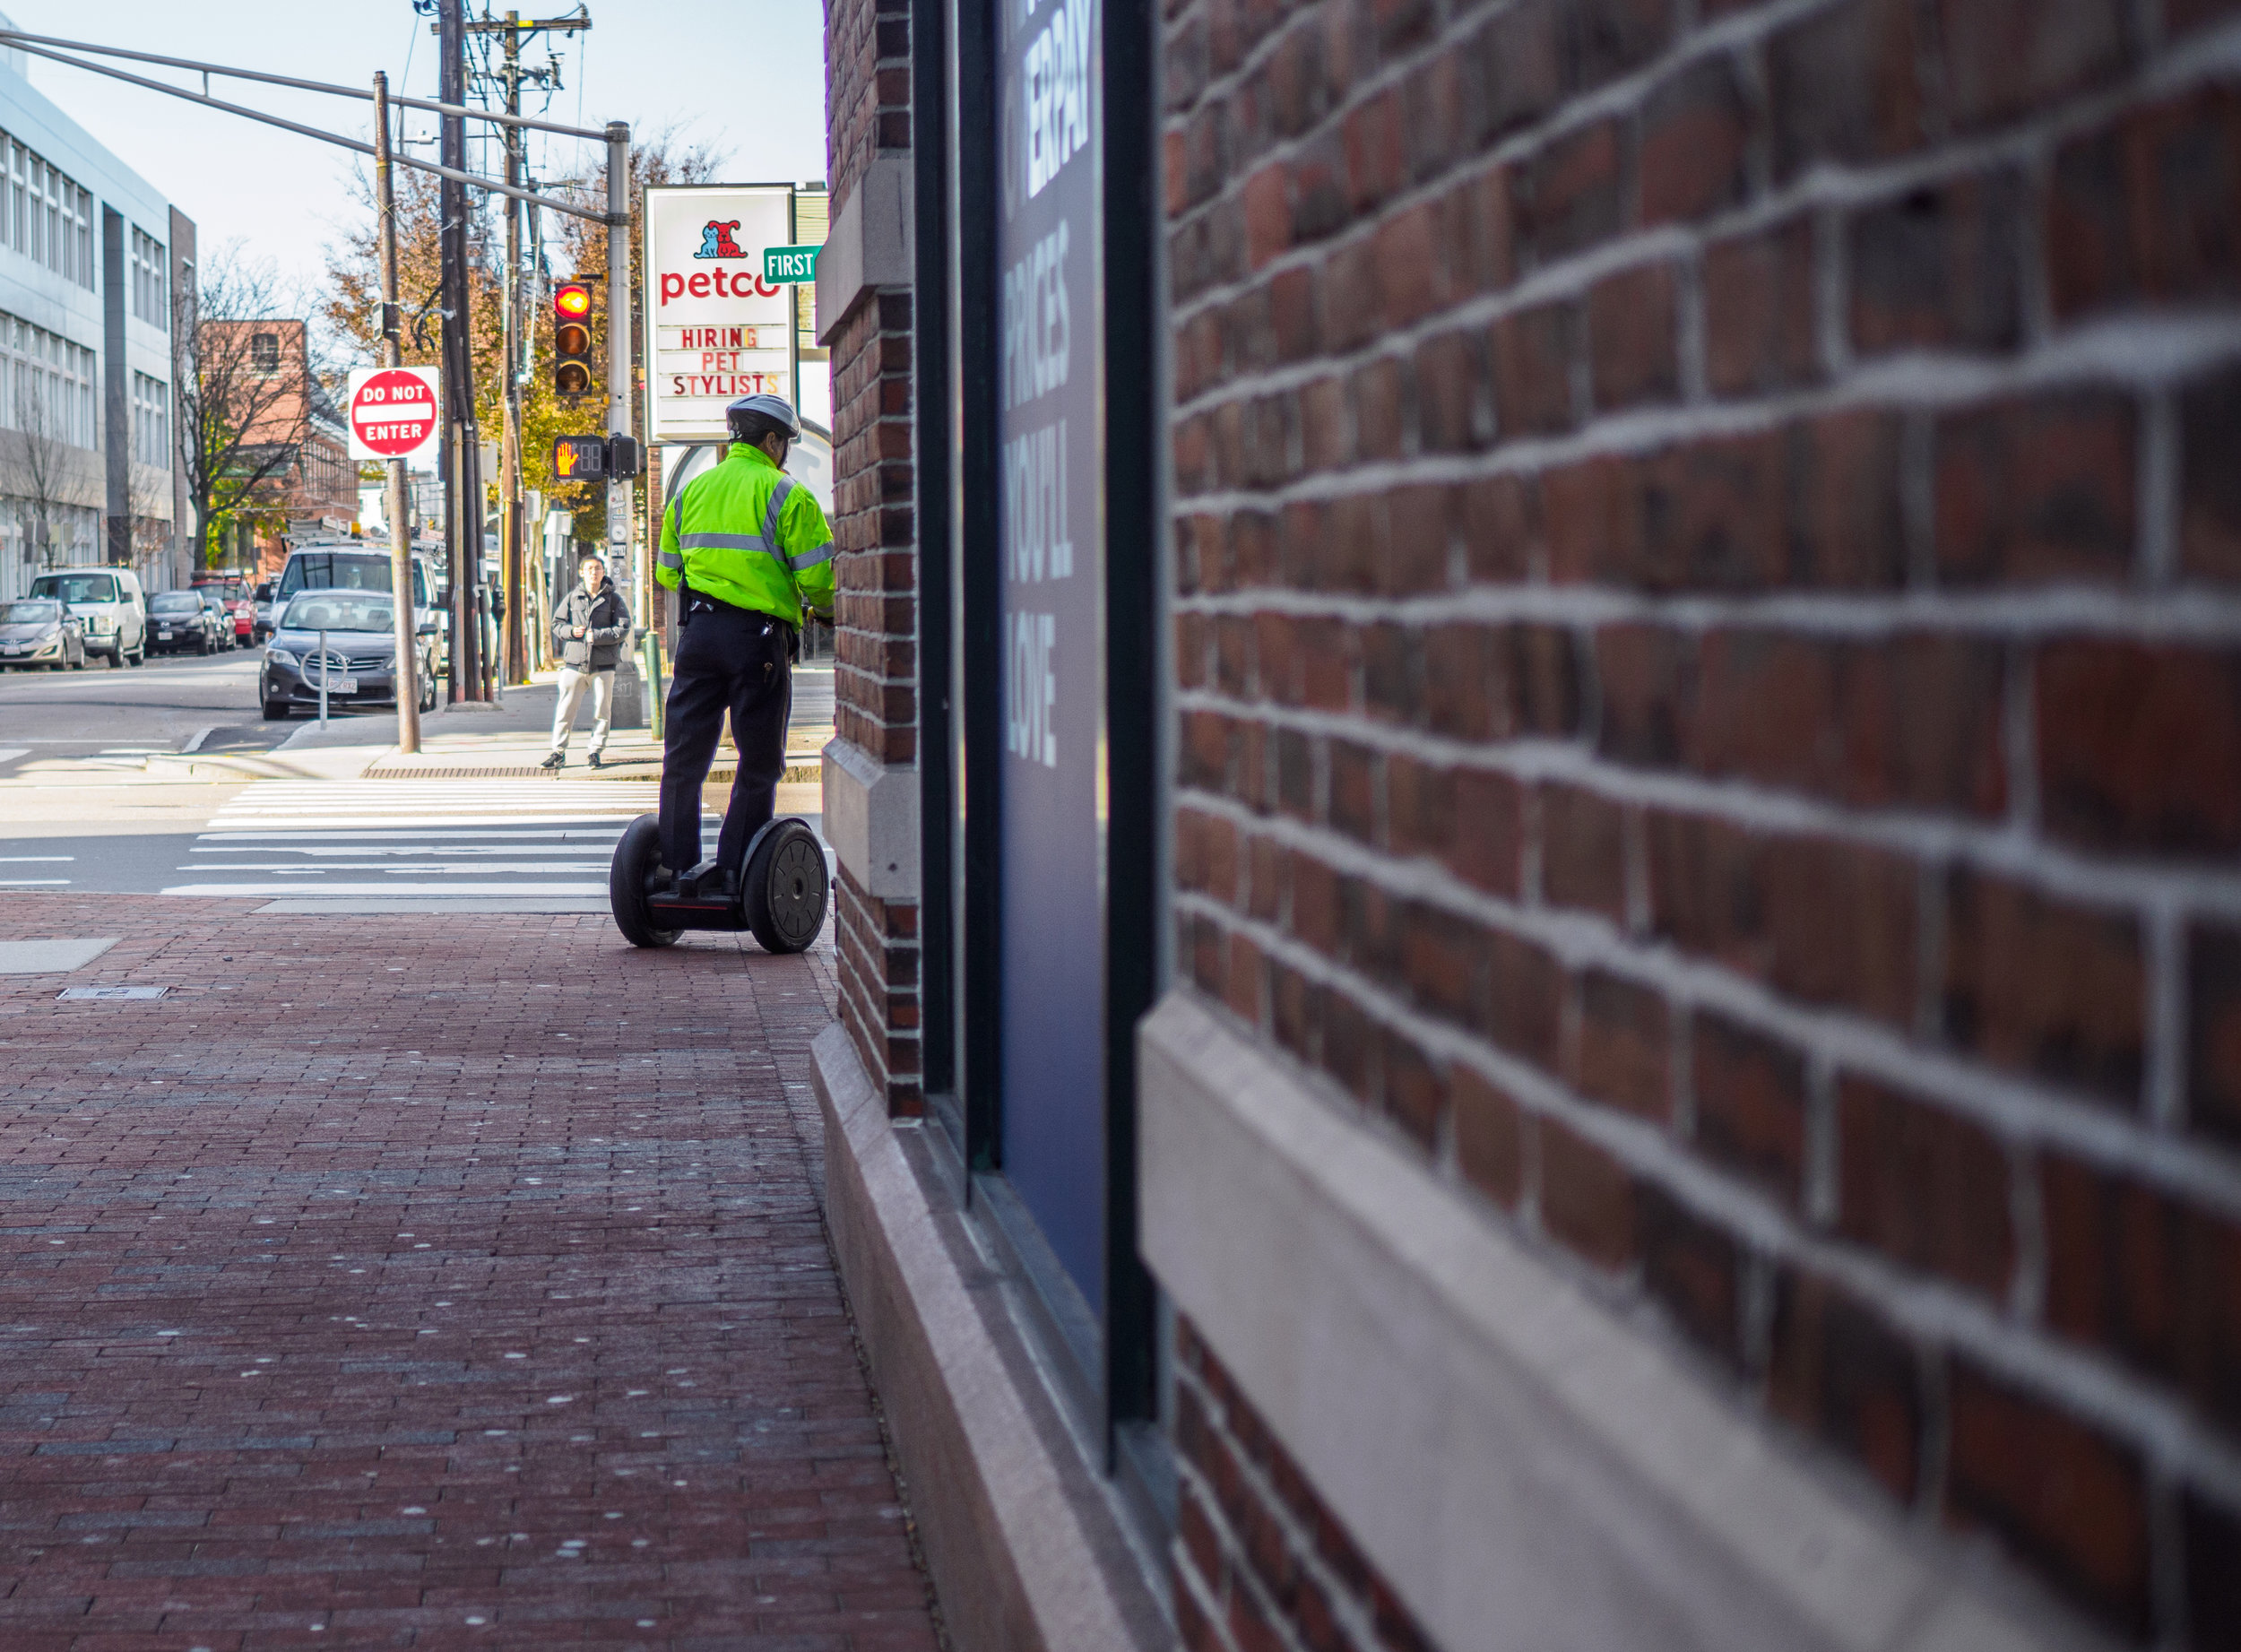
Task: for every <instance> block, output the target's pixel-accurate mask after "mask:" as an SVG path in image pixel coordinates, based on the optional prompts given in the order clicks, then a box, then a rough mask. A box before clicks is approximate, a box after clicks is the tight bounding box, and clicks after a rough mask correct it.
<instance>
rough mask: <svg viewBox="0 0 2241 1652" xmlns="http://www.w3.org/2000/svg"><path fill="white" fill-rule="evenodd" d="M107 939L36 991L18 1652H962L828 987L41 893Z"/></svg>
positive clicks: (20, 1208)
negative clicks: (851, 1156) (838, 1206)
mask: <svg viewBox="0 0 2241 1652" xmlns="http://www.w3.org/2000/svg"><path fill="white" fill-rule="evenodd" d="M85 935H117V936H123V937H125V939H124V940H123V941H122V942H121V943H120V944H119V945H118V946H117V947H114V948H113V949H112V950H111V951H110V952H109V953H108V955H107V956H104V957H103V958H101V959H100V961H99V962H97V963H95V964H91V965H90V966H88V967H87V968H85V969H82V970H80V971H78V972H76V973H74V974H71V975H68V976H60V975H37V976H30V975H18V976H0V1097H4V1100H5V1102H6V1103H7V1105H5V1106H4V1107H0V1194H4V1203H0V1257H4V1258H5V1276H4V1283H0V1463H4V1470H5V1482H4V1484H0V1590H4V1593H0V1648H6V1649H7V1652H47V1649H48V1648H54V1649H55V1652H61V1649H62V1648H70V1649H71V1652H94V1649H95V1648H100V1649H102V1652H109V1649H111V1648H117V1649H123V1648H151V1649H152V1648H163V1649H164V1652H188V1649H189V1648H198V1647H200V1648H211V1652H236V1649H237V1648H238V1649H243V1652H246V1649H247V1648H267V1647H290V1648H312V1647H316V1648H335V1647H413V1648H430V1647H434V1648H499V1647H505V1648H559V1647H579V1646H597V1647H602V1648H623V1647H647V1648H654V1647H662V1648H688V1647H689V1648H786V1652H825V1649H826V1648H861V1649H866V1652H868V1649H870V1648H881V1649H887V1648H897V1649H899V1648H914V1649H915V1648H932V1647H933V1646H934V1632H933V1629H932V1627H931V1622H930V1616H929V1613H928V1610H927V1605H926V1593H925V1587H924V1584H923V1582H922V1579H921V1574H920V1573H919V1572H917V1571H916V1570H914V1569H913V1564H912V1559H911V1554H910V1550H909V1544H908V1539H907V1536H906V1533H905V1526H904V1515H903V1510H902V1509H901V1508H900V1507H899V1505H898V1502H897V1499H896V1486H895V1483H894V1480H893V1479H892V1477H891V1475H890V1474H889V1471H888V1467H887V1461H886V1458H885V1456H884V1454H883V1452H882V1449H881V1446H880V1440H879V1432H878V1425H877V1423H876V1421H875V1418H874V1415H873V1411H872V1405H871V1399H870V1392H869V1390H868V1388H866V1386H865V1382H864V1380H863V1377H862V1375H861V1372H860V1370H859V1368H858V1365H857V1363H856V1359H855V1354H854V1351H853V1345H852V1340H851V1337H850V1335H849V1328H848V1323H847V1319H846V1317H845V1315H844V1310H843V1307H842V1303H841V1299H840V1293H839V1289H838V1286H837V1284H836V1282H835V1277H834V1274H833V1267H832V1259H831V1257H830V1255H829V1253H828V1252H827V1250H826V1243H825V1238H824V1233H823V1229H822V1225H821V1224H820V1221H819V1216H818V1205H817V1198H818V1167H817V1154H818V1144H819V1137H818V1133H817V1128H816V1106H815V1103H814V1102H813V1101H812V1100H811V1099H810V1098H809V1093H808V1090H807V1087H806V1085H805V1084H804V1083H803V1082H802V1080H803V1078H804V1075H805V1070H806V1062H807V1048H808V1044H809V1039H810V1038H811V1037H812V1036H813V1035H814V1034H816V1033H817V1032H818V1030H819V1029H820V1028H821V1026H822V1025H824V1024H825V1022H826V1018H827V1015H828V1009H827V1005H828V1004H829V1002H830V998H831V992H832V984H831V969H830V954H829V952H826V951H824V950H822V949H820V950H819V951H818V952H816V953H812V954H810V955H808V956H805V957H802V958H792V959H781V958H773V957H768V956H765V955H764V954H762V953H761V952H760V951H759V950H757V948H756V947H755V946H754V944H753V943H752V942H751V941H748V942H745V943H744V944H743V945H735V944H733V943H732V942H731V939H730V938H721V937H714V936H709V937H700V938H691V939H688V941H687V942H686V943H685V944H684V945H682V946H680V947H677V948H676V949H674V950H672V951H670V952H666V953H635V952H633V951H631V949H630V948H628V947H625V946H624V945H622V944H621V942H620V940H619V938H618V937H617V936H616V935H615V932H614V930H613V928H612V926H611V925H610V924H608V923H607V922H605V921H603V920H599V921H595V920H592V919H586V918H546V917H496V918H493V917H472V918H459V919H442V920H438V919H429V918H426V917H382V918H324V917H323V918H290V917H257V916H253V915H251V908H250V907H249V906H248V905H247V904H243V903H239V902H223V903H221V902H188V901H181V900H164V899H160V898H112V899H107V900H101V901H98V902H96V901H92V900H89V899H83V898H80V897H73V896H60V895H45V896H42V895H31V896H9V897H0V938H31V937H45V936H85ZM125 983H132V984H147V985H163V986H168V987H169V989H170V991H169V995H168V996H167V997H166V998H165V999H161V1000H160V1001H158V1002H154V1003H148V1002H137V1003H134V1002H116V1003H79V1002H74V1003H60V1002H57V1001H56V993H57V992H58V991H59V990H61V989H62V988H64V987H65V986H71V985H96V984H125Z"/></svg>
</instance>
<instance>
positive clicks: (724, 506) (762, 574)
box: [653, 442, 833, 626]
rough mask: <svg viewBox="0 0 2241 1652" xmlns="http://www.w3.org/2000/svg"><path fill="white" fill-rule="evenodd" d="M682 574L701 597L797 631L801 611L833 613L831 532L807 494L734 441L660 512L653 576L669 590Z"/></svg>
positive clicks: (762, 456) (756, 451) (753, 449)
mask: <svg viewBox="0 0 2241 1652" xmlns="http://www.w3.org/2000/svg"><path fill="white" fill-rule="evenodd" d="M680 575H681V576H682V580H683V583H684V584H688V585H690V586H691V587H692V588H693V589H694V590H695V591H697V592H701V593H702V594H703V595H705V596H712V597H714V598H715V599H716V600H717V601H722V602H729V603H731V606H732V607H734V608H745V609H752V610H754V611H755V612H757V613H758V614H770V615H774V616H775V617H776V618H780V619H783V620H784V621H785V622H786V623H787V624H788V625H796V626H798V625H800V623H801V610H803V609H804V608H807V609H809V610H810V611H811V612H813V613H817V614H820V615H823V614H830V613H831V612H832V611H833V531H832V529H831V528H829V527H827V526H826V522H825V513H824V512H823V511H822V510H820V509H818V502H817V499H816V497H815V496H813V495H812V494H811V493H810V492H809V489H807V488H804V487H801V486H800V485H798V484H797V483H795V482H794V481H792V480H791V479H790V478H788V477H787V475H786V474H785V472H783V471H781V470H780V469H779V468H778V467H777V466H776V465H774V464H773V463H771V460H770V455H769V454H766V453H765V452H764V451H763V450H762V449H761V448H759V447H757V446H754V445H751V444H748V443H746V442H734V443H732V444H731V451H730V452H729V453H727V454H725V455H724V457H723V462H722V463H720V464H718V465H717V466H716V468H715V469H714V470H713V471H709V472H708V473H707V474H706V475H705V476H700V477H697V478H695V479H694V480H692V481H690V482H688V484H686V486H685V487H684V488H683V489H681V490H680V491H679V493H678V495H677V497H675V498H673V499H671V501H670V504H669V508H668V509H666V510H664V511H663V512H662V553H661V556H660V558H658V559H657V560H656V562H655V564H654V568H653V577H654V578H656V579H658V580H660V581H661V582H662V584H663V585H664V586H666V587H667V588H668V589H670V590H671V591H674V590H676V589H677V588H678V584H679V576H680Z"/></svg>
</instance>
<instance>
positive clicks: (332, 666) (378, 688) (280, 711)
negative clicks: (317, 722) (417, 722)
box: [258, 590, 436, 722]
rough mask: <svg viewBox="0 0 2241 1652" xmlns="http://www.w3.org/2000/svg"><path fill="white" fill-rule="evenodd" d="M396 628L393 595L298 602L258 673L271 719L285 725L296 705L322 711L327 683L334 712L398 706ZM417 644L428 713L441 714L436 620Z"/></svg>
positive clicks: (344, 594) (284, 615) (306, 595)
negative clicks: (438, 708)
mask: <svg viewBox="0 0 2241 1652" xmlns="http://www.w3.org/2000/svg"><path fill="white" fill-rule="evenodd" d="M396 623H397V615H396V609H395V607H394V605H393V604H392V603H391V601H390V599H389V593H388V592H385V591H345V590H325V591H308V592H299V594H298V595H296V596H295V597H293V598H291V599H290V601H289V603H288V605H287V607H286V608H285V609H284V610H281V616H280V627H279V629H278V630H276V631H275V632H274V633H273V640H272V642H271V644H269V645H267V647H266V648H265V650H264V670H262V671H261V672H259V673H258V685H259V697H260V698H261V699H262V700H263V701H264V715H265V719H266V721H268V722H278V721H279V720H280V719H281V718H283V717H285V716H287V715H288V714H289V711H290V708H291V707H293V706H298V705H301V706H305V707H314V706H316V705H318V704H319V685H320V680H321V679H322V678H323V677H324V679H325V682H326V690H327V705H328V707H329V709H330V710H333V709H335V708H342V709H348V708H350V707H354V706H360V705H395V704H396V703H397V679H396V658H397V636H396ZM322 633H324V643H325V650H324V653H323V652H322V651H321V648H320V644H321V641H322ZM415 640H416V642H417V643H418V644H419V647H420V709H421V710H422V711H434V710H435V709H436V627H435V621H434V620H433V619H426V620H423V621H422V622H421V624H420V632H419V636H417V638H416V639H415Z"/></svg>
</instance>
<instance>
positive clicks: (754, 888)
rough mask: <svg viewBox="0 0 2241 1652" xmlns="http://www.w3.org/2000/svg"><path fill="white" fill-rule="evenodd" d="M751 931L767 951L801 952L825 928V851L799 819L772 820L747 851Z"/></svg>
mask: <svg viewBox="0 0 2241 1652" xmlns="http://www.w3.org/2000/svg"><path fill="white" fill-rule="evenodd" d="M742 882H743V884H744V888H743V889H742V891H741V893H742V894H743V895H744V896H745V898H746V902H747V927H748V929H749V930H753V931H754V935H755V938H756V939H757V940H758V941H760V942H761V943H762V944H763V950H764V951H765V952H780V953H784V952H801V951H805V950H807V948H808V947H809V943H810V942H811V941H814V940H815V939H817V936H818V930H821V929H823V928H824V927H825V907H826V896H827V895H828V894H829V893H830V891H829V889H828V887H827V879H826V870H825V850H824V846H823V845H822V844H820V843H818V841H817V834H816V833H814V832H812V831H810V830H809V827H808V826H804V825H803V824H802V823H801V822H800V821H799V820H793V819H786V820H774V821H772V822H771V823H770V824H769V825H768V826H765V827H764V828H763V829H762V830H761V831H759V832H757V834H756V835H755V841H754V842H753V843H749V844H748V849H747V876H746V878H744V879H743V880H742Z"/></svg>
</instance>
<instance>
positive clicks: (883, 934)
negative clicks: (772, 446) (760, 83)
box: [826, 0, 922, 1114]
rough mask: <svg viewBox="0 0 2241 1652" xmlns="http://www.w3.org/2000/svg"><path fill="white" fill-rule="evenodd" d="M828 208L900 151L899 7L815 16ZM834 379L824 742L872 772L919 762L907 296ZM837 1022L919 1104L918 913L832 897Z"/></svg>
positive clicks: (851, 348)
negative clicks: (853, 751) (876, 764)
mask: <svg viewBox="0 0 2241 1652" xmlns="http://www.w3.org/2000/svg"><path fill="white" fill-rule="evenodd" d="M910 99H911V84H910V18H909V6H908V0H832V4H829V5H828V6H827V7H826V106H827V111H828V112H827V125H828V134H829V137H828V142H829V149H830V160H831V179H830V182H831V185H832V192H833V193H832V210H833V214H834V216H835V218H838V217H839V216H840V215H841V214H842V212H844V210H845V207H846V205H847V202H848V199H849V197H850V196H851V195H852V194H853V192H854V190H855V187H856V185H857V183H858V182H859V181H860V180H861V178H862V177H863V174H864V169H866V168H867V167H869V166H870V164H871V162H872V161H873V160H878V158H879V157H881V156H883V155H906V154H908V153H909V152H910V138H911V134H910ZM828 342H829V344H830V346H831V350H832V362H831V367H832V374H833V450H834V451H833V468H834V475H835V486H834V504H835V512H834V521H833V536H834V540H835V543H836V545H837V546H838V554H837V555H836V556H835V580H836V582H837V584H838V586H839V591H838V595H837V597H836V599H835V608H834V621H835V633H834V655H835V661H834V679H833V680H834V698H835V705H834V731H835V736H836V737H837V738H838V739H841V740H846V741H848V742H850V743H851V744H852V745H854V746H856V747H857V748H860V749H861V750H862V751H863V752H865V753H866V754H868V755H869V756H870V757H873V758H876V759H878V761H880V762H883V763H896V764H910V763H913V762H914V761H915V759H916V757H917V745H916V740H917V717H918V705H917V686H916V685H917V660H916V647H917V642H916V638H917V601H916V595H915V592H916V536H915V531H914V528H913V521H914V517H913V489H914V486H915V479H914V474H913V468H912V451H911V406H912V402H911V295H910V294H909V292H908V291H907V290H905V291H899V292H898V291H885V292H881V293H879V294H877V295H875V296H873V297H871V298H867V299H866V300H864V301H863V302H862V303H861V304H859V305H858V306H857V307H856V308H855V309H854V310H853V311H852V313H851V314H850V315H849V316H848V317H847V318H846V319H845V321H844V322H843V324H842V325H841V327H840V330H839V331H838V332H837V333H834V334H833V335H832V336H831V337H830V339H829V341H828ZM834 929H835V935H836V937H837V938H838V942H839V946H840V952H841V959H840V962H841V968H840V984H841V1015H842V1018H843V1019H844V1021H845V1022H846V1023H847V1025H848V1027H849V1030H850V1032H851V1033H852V1034H853V1036H854V1038H855V1041H856V1048H857V1052H858V1053H859V1054H860V1055H861V1057H862V1058H863V1061H864V1065H865V1067H866V1068H867V1070H868V1071H869V1072H870V1075H871V1078H872V1082H873V1083H874V1084H876V1085H879V1086H880V1087H881V1089H882V1090H883V1091H884V1092H885V1093H886V1094H887V1101H888V1105H889V1106H890V1107H891V1108H892V1109H893V1110H894V1111H896V1112H898V1113H913V1114H914V1113H916V1112H918V1111H921V1105H922V1091H921V1083H920V1068H919V1059H918V1051H919V1034H918V1026H919V1016H918V908H917V905H916V904H915V903H914V902H902V901H881V900H878V899H876V898H874V897H873V896H871V895H869V894H867V893H866V892H865V891H864V889H863V888H862V887H861V885H860V884H858V883H857V882H856V880H855V879H854V878H852V877H850V876H849V875H848V873H847V872H846V870H845V869H843V872H842V875H841V877H840V878H839V881H838V883H837V885H836V887H835V924H834Z"/></svg>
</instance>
